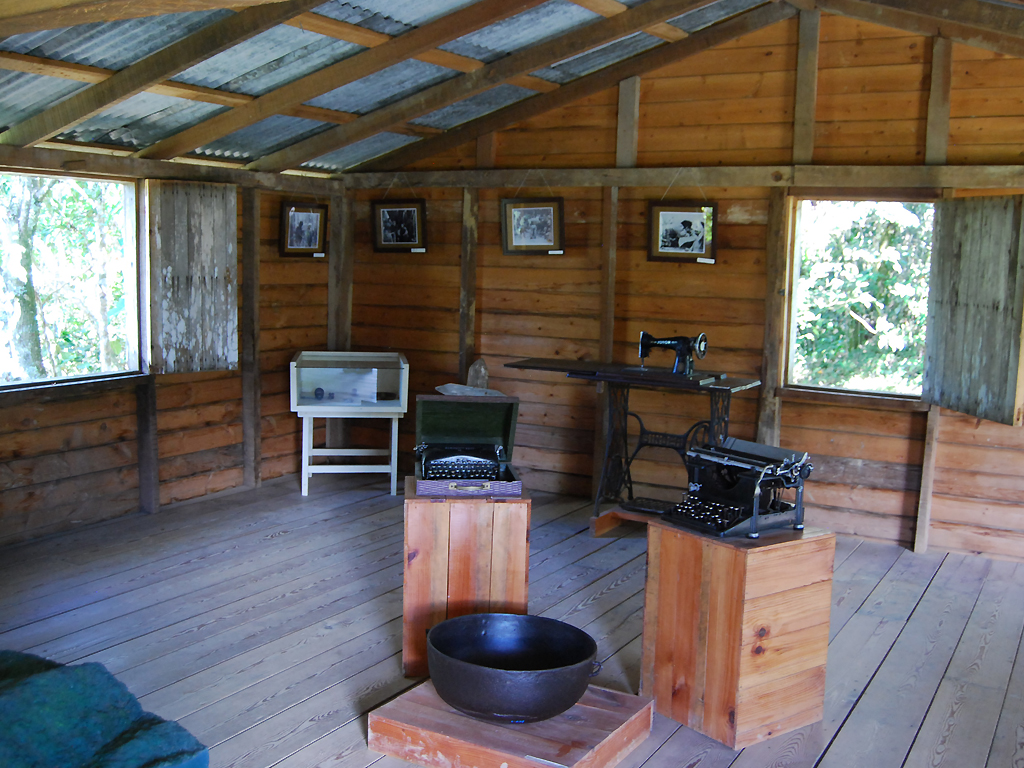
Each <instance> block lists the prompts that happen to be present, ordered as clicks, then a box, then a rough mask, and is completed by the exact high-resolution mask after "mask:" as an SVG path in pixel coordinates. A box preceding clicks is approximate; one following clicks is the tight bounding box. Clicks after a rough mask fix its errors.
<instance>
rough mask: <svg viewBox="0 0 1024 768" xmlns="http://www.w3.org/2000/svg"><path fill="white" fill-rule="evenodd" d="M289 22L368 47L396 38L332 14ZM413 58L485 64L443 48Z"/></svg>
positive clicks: (464, 68)
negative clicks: (334, 16) (337, 17)
mask: <svg viewBox="0 0 1024 768" xmlns="http://www.w3.org/2000/svg"><path fill="white" fill-rule="evenodd" d="M287 24H288V25H289V26H292V27H298V28H299V29H303V30H308V31H310V32H316V33H317V34H320V35H324V36H326V37H333V38H335V39H336V40H344V41H346V42H349V43H356V44H357V45H363V46H366V47H367V48H376V47H377V46H378V45H383V44H384V43H386V42H387V41H388V40H391V39H392V38H391V35H385V34H384V33H383V32H374V31H373V30H372V29H366V27H360V26H357V25H356V24H349V23H348V22H346V21H338V20H337V19H332V18H330V17H329V16H321V15H320V14H318V13H303V14H302V15H301V16H297V17H295V18H294V19H291V20H290V21H288V22H287ZM412 58H414V59H418V60H419V61H425V62H426V63H428V64H436V65H437V66H439V67H446V68H448V69H454V70H455V71H457V72H474V71H476V70H478V69H482V68H483V66H484V63H483V62H482V61H480V60H478V59H471V58H469V57H468V56H460V55H459V54H457V53H449V52H448V51H442V50H441V49H440V48H435V49H433V50H431V51H424V52H423V53H420V54H417V55H416V56H413V57H412ZM516 85H521V86H522V87H523V88H530V89H531V90H534V91H546V90H553V89H554V88H556V87H557V86H556V85H553V84H552V83H549V82H548V81H547V80H542V79H540V78H539V77H529V76H524V77H522V78H519V80H518V81H517V82H516ZM549 86H550V87H549Z"/></svg>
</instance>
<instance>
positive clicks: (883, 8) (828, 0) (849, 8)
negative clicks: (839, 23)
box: [817, 0, 1024, 58]
mask: <svg viewBox="0 0 1024 768" xmlns="http://www.w3.org/2000/svg"><path fill="white" fill-rule="evenodd" d="M961 1H962V2H963V3H964V7H970V8H973V7H975V6H977V5H978V3H975V2H971V0H958V3H954V4H946V5H947V8H948V9H949V11H950V13H949V17H950V18H936V17H934V16H931V15H927V14H924V13H919V12H911V11H909V10H904V8H903V7H902V6H904V5H906V6H907V7H910V5H911V0H906V2H905V3H904V2H903V0H901V2H900V7H896V5H895V3H893V4H889V3H885V0H817V6H818V8H820V9H821V10H822V11H825V12H827V13H832V14H835V15H837V16H847V17H849V18H851V19H860V20H861V21H868V22H871V23H873V24H881V25H883V26H887V27H892V28H893V29H901V30H903V31H905V32H911V33H913V34H918V35H924V36H926V37H944V38H946V39H948V40H952V41H953V42H956V43H963V44H964V45H970V46H973V47H975V48H983V49H985V50H987V51H993V52H994V53H1005V54H1007V55H1009V56H1017V57H1022V58H1024V37H1019V36H1016V35H1013V34H1009V33H1008V31H1007V30H1004V31H994V30H992V29H989V28H982V27H978V26H974V25H972V24H967V23H965V22H962V21H957V20H954V19H953V17H954V16H956V17H960V16H962V14H959V13H954V10H956V11H960V10H962V8H961V6H960V5H959V2H961ZM883 3H885V4H883ZM1001 10H1003V11H1007V12H1009V15H1012V16H1020V17H1021V18H1024V8H1022V9H1021V10H1019V11H1018V10H1016V9H1014V8H1008V7H1006V6H1002V7H1001ZM974 18H975V19H977V15H975V17H974ZM1015 26H1016V25H1010V26H1009V27H1008V29H1012V28H1014V27H1015Z"/></svg>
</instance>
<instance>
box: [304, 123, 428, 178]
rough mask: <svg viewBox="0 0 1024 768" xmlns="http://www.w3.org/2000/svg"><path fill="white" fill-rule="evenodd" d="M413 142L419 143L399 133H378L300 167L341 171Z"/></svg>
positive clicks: (412, 137) (415, 139)
mask: <svg viewBox="0 0 1024 768" xmlns="http://www.w3.org/2000/svg"><path fill="white" fill-rule="evenodd" d="M415 141H419V139H417V138H416V137H415V136H404V135H402V134H400V133H387V132H385V133H378V134H377V135H376V136H371V137H370V138H368V139H363V140H362V141H357V142H356V143H355V144H349V145H348V146H347V147H342V148H341V149H336V150H334V151H333V152H329V153H328V154H326V155H323V156H322V157H318V158H316V159H314V160H310V161H309V162H306V163H303V164H302V167H303V168H310V169H315V170H320V171H343V170H345V169H346V168H351V167H352V166H353V165H358V164H359V163H362V162H364V161H366V160H370V159H372V158H374V157H378V156H379V155H383V154H386V153H387V152H390V151H391V150H393V149H398V148H399V147H404V146H405V145H406V144H412V143H413V142H415Z"/></svg>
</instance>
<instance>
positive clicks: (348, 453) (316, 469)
mask: <svg viewBox="0 0 1024 768" xmlns="http://www.w3.org/2000/svg"><path fill="white" fill-rule="evenodd" d="M299 415H300V416H301V418H302V469H301V472H302V495H303V496H306V495H308V493H309V476H310V475H327V474H333V475H345V474H362V473H365V472H387V473H390V475H391V495H392V496H394V495H396V494H397V492H398V419H399V417H398V416H392V417H391V446H390V448H314V447H313V419H314V418H316V417H314V416H304V415H302V413H301V412H300V413H299ZM320 415H321V414H317V415H316V416H317V417H318V416H320ZM326 418H373V417H372V416H370V415H368V414H367V415H362V414H361V415H360V416H358V417H356V416H345V417H330V416H328V417H326ZM377 418H381V417H377ZM319 456H327V457H338V456H343V457H352V456H390V457H391V458H390V460H389V461H388V463H387V464H314V463H313V461H312V459H313V458H314V457H319Z"/></svg>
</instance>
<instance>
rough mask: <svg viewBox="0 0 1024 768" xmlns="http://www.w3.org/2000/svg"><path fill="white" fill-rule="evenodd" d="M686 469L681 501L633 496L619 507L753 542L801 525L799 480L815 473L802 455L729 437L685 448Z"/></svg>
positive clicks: (801, 503)
mask: <svg viewBox="0 0 1024 768" xmlns="http://www.w3.org/2000/svg"><path fill="white" fill-rule="evenodd" d="M686 466H687V470H688V472H689V480H690V483H689V492H688V493H685V494H684V495H683V498H682V500H681V501H679V502H671V501H662V500H660V499H647V498H637V499H629V500H627V501H623V502H621V503H620V506H621V507H622V508H623V509H625V510H629V511H633V512H645V513H648V514H656V515H659V516H661V518H662V519H663V520H664V521H665V522H667V523H671V524H673V525H679V526H681V527H684V528H689V529H692V530H695V531H699V532H700V533H707V534H712V535H714V536H736V535H746V536H748V537H750V538H752V539H756V538H757V537H758V536H759V535H760V533H761V531H763V530H767V529H771V528H782V527H785V526H792V527H793V528H796V529H801V528H803V527H804V506H803V495H804V480H806V479H807V478H808V477H809V476H810V474H811V471H812V470H813V469H814V466H813V465H812V464H811V462H810V457H809V456H808V455H807V454H806V453H800V452H798V451H788V450H786V449H784V448H775V447H773V446H770V445H763V444H761V443H753V442H750V441H748V440H739V439H737V438H734V437H730V438H726V439H725V441H723V443H722V445H711V444H706V445H702V446H695V447H693V448H690V449H689V450H688V451H687V452H686ZM790 489H792V490H793V494H792V497H793V498H792V501H790V500H787V499H786V498H785V496H786V495H787V491H789V490H790Z"/></svg>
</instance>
